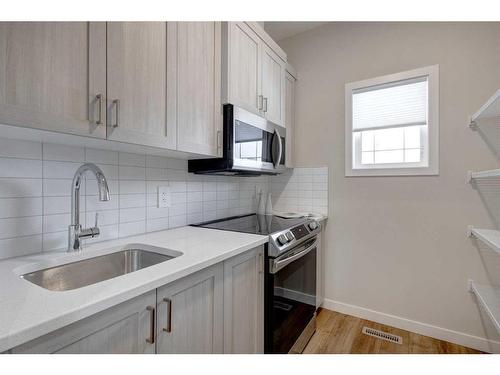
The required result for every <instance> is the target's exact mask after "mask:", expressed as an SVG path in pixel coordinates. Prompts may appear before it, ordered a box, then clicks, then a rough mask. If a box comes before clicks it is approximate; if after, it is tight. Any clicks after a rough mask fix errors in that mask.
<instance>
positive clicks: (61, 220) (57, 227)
mask: <svg viewBox="0 0 500 375" xmlns="http://www.w3.org/2000/svg"><path fill="white" fill-rule="evenodd" d="M82 219H85V216H83V218H82ZM80 221H81V222H83V223H84V221H83V220H80ZM70 223H71V215H70V214H69V213H67V214H58V215H45V216H43V232H44V233H51V232H61V231H63V230H67V229H68V226H69V225H70Z"/></svg>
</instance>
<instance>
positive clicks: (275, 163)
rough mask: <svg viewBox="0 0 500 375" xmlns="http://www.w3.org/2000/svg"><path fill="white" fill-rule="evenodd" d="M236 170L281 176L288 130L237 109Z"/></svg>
mask: <svg viewBox="0 0 500 375" xmlns="http://www.w3.org/2000/svg"><path fill="white" fill-rule="evenodd" d="M228 125H229V126H233V144H232V150H233V168H235V169H238V170H250V171H255V170H261V171H266V172H270V173H281V172H283V171H284V170H285V154H286V152H285V148H286V129H285V128H283V127H282V126H279V125H276V124H274V123H272V122H269V121H267V120H266V119H265V118H262V117H260V116H257V115H255V114H253V113H251V112H248V111H246V110H244V109H242V108H239V107H236V106H234V109H233V121H232V123H231V124H228Z"/></svg>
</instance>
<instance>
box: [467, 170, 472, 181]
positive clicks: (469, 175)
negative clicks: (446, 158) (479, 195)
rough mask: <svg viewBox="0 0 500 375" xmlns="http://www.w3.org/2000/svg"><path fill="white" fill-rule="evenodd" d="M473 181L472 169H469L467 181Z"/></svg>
mask: <svg viewBox="0 0 500 375" xmlns="http://www.w3.org/2000/svg"><path fill="white" fill-rule="evenodd" d="M472 181H473V179H472V171H467V182H468V183H469V184H471V183H472Z"/></svg>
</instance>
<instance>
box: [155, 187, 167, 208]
mask: <svg viewBox="0 0 500 375" xmlns="http://www.w3.org/2000/svg"><path fill="white" fill-rule="evenodd" d="M165 207H170V186H158V208H165Z"/></svg>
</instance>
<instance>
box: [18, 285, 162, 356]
mask: <svg viewBox="0 0 500 375" xmlns="http://www.w3.org/2000/svg"><path fill="white" fill-rule="evenodd" d="M155 303H156V291H155V290H153V291H151V292H148V293H146V294H143V295H141V296H139V297H136V298H134V299H132V300H130V301H127V302H124V303H121V304H119V305H117V306H113V307H112V308H110V309H107V310H105V311H103V312H100V313H98V314H96V315H92V316H89V317H88V318H85V319H83V320H81V321H79V322H76V323H73V324H71V325H69V326H67V327H63V328H61V329H58V330H56V331H54V332H51V333H49V334H47V335H45V336H42V337H39V338H37V339H35V340H33V341H30V342H28V343H26V344H23V345H21V346H18V347H16V348H14V349H13V350H12V353H37V354H48V353H61V354H63V353H65V354H120V353H121V354H126V353H144V354H145V353H155V342H154V327H155V324H154V319H155V316H154V306H155Z"/></svg>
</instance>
